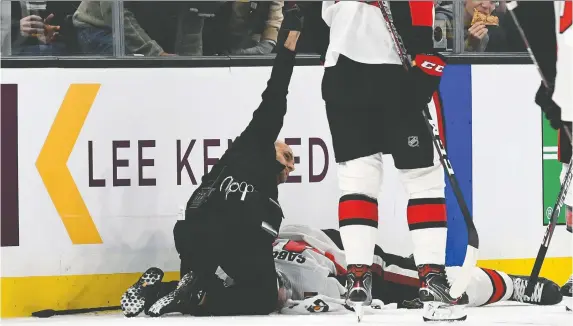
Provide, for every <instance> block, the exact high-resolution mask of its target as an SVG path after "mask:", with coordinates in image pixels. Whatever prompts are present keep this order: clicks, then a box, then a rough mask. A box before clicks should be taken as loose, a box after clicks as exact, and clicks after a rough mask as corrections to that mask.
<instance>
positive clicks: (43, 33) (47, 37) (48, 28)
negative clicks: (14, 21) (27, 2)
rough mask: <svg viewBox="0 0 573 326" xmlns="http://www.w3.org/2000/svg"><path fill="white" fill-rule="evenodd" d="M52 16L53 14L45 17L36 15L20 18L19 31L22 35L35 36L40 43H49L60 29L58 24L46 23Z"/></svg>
mask: <svg viewBox="0 0 573 326" xmlns="http://www.w3.org/2000/svg"><path fill="white" fill-rule="evenodd" d="M52 18H54V14H50V15H49V16H48V17H46V19H42V17H40V16H36V15H30V16H27V17H24V18H22V19H20V33H21V34H22V35H23V36H32V37H37V38H38V40H40V41H41V42H42V43H45V44H47V43H50V42H52V41H53V40H54V39H55V38H56V36H58V31H59V30H60V26H55V25H49V24H48V23H49V22H50V20H52Z"/></svg>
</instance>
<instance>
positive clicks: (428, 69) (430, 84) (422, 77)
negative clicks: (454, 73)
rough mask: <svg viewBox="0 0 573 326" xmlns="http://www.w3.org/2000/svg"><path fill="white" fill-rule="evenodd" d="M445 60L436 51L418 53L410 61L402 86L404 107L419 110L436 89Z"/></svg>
mask: <svg viewBox="0 0 573 326" xmlns="http://www.w3.org/2000/svg"><path fill="white" fill-rule="evenodd" d="M445 67H446V61H445V60H444V57H443V56H442V55H440V54H438V53H435V54H434V53H420V54H418V55H416V57H415V58H414V61H413V62H412V68H411V69H410V70H409V71H408V75H407V77H406V82H405V85H404V87H403V90H402V91H403V92H404V93H403V94H404V96H403V99H404V101H405V103H404V104H405V105H406V109H407V110H409V111H414V112H421V111H423V110H424V108H425V107H426V104H428V103H429V102H430V101H431V100H432V95H433V94H434V92H436V91H437V90H438V86H439V85H440V80H441V79H442V74H443V72H444V68H445Z"/></svg>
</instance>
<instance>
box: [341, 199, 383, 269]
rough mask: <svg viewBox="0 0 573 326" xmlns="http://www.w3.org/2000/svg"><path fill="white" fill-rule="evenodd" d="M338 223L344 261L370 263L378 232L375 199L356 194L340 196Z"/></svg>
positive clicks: (348, 262)
mask: <svg viewBox="0 0 573 326" xmlns="http://www.w3.org/2000/svg"><path fill="white" fill-rule="evenodd" d="M338 223H339V226H340V237H341V239H342V244H343V245H344V251H345V253H346V263H347V264H349V265H350V264H364V265H372V262H373V257H374V246H375V245H376V238H377V234H378V203H377V201H376V200H375V199H372V198H369V197H367V196H364V195H358V194H353V195H345V196H342V197H341V198H340V203H339V206H338Z"/></svg>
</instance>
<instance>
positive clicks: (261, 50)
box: [231, 40, 276, 55]
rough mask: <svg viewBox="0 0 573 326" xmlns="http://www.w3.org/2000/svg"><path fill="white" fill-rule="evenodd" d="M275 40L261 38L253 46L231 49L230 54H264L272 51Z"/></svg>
mask: <svg viewBox="0 0 573 326" xmlns="http://www.w3.org/2000/svg"><path fill="white" fill-rule="evenodd" d="M275 44H276V43H275V42H274V41H271V40H262V41H260V42H258V43H257V44H255V46H253V47H250V48H247V49H235V50H232V51H231V54H238V55H265V54H270V53H271V52H273V49H274V48H275Z"/></svg>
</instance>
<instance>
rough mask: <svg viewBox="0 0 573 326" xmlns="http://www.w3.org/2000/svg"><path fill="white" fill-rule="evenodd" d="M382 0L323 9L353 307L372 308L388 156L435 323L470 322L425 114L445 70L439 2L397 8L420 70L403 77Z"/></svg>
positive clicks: (325, 88)
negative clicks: (438, 45)
mask: <svg viewBox="0 0 573 326" xmlns="http://www.w3.org/2000/svg"><path fill="white" fill-rule="evenodd" d="M379 6H380V4H379V2H377V1H364V2H361V1H325V2H323V12H322V14H323V19H324V21H325V22H326V24H327V25H328V26H330V44H329V46H328V50H327V52H326V56H325V63H324V66H325V72H324V77H323V81H322V96H323V99H324V101H325V103H326V113H327V118H328V123H329V127H330V132H331V135H332V142H333V147H334V153H335V158H336V162H337V163H338V164H339V166H338V183H339V188H340V190H341V197H340V201H339V210H338V212H339V216H338V218H339V226H340V234H341V237H342V242H343V243H344V247H345V248H346V258H347V263H348V281H347V288H348V292H347V298H346V300H347V304H348V305H349V306H353V307H354V308H355V310H357V314H358V318H359V320H360V318H361V316H360V310H361V306H362V305H369V304H370V302H371V300H372V295H371V291H372V290H371V287H372V257H373V250H374V245H375V239H376V237H377V227H378V202H377V197H378V193H379V190H380V184H381V182H382V175H383V173H382V172H383V171H382V153H386V154H389V153H391V154H392V156H393V158H394V164H395V166H396V168H398V169H399V170H400V174H401V179H402V182H403V184H404V186H405V188H406V190H407V193H408V196H409V202H408V210H407V218H408V225H409V228H410V231H411V235H412V240H413V242H414V258H415V261H416V264H417V268H418V273H419V278H420V281H421V285H422V286H421V288H420V291H419V294H420V299H421V300H422V301H423V302H424V303H427V305H426V306H427V307H428V308H429V307H431V306H434V307H435V306H438V307H440V311H439V312H437V313H436V311H426V312H425V316H424V317H425V319H429V320H463V319H465V318H466V315H465V313H464V312H463V310H462V309H461V308H462V305H463V304H465V303H466V302H467V296H466V295H463V296H462V297H460V298H452V297H451V296H450V295H449V289H450V285H449V284H448V280H447V277H446V273H445V267H444V266H445V250H446V235H447V225H446V221H447V218H446V207H445V200H444V188H445V182H444V171H443V170H442V167H441V166H440V163H439V160H438V156H437V154H436V153H435V152H434V148H433V144H432V135H431V134H430V132H429V131H428V130H427V127H426V121H425V120H424V117H423V115H422V110H425V107H426V104H427V103H429V102H430V99H431V97H432V95H433V93H434V92H435V91H436V90H437V88H438V85H439V83H440V79H441V75H442V72H443V69H444V66H445V62H444V59H443V58H442V57H441V56H440V55H439V54H438V53H436V52H434V50H433V41H432V33H433V28H432V27H433V23H434V20H433V10H434V3H433V2H432V1H406V2H404V1H391V2H390V9H391V11H392V16H393V20H394V24H395V26H396V28H397V30H398V32H399V33H400V35H401V37H402V39H403V41H404V43H405V46H406V50H407V51H408V54H410V55H411V56H412V58H413V59H414V66H413V68H412V69H410V70H409V71H408V72H406V71H405V70H404V68H403V66H402V64H401V61H400V58H399V56H398V53H397V52H396V50H395V48H394V44H393V40H392V38H391V35H390V32H389V30H388V29H387V27H386V24H385V21H384V18H383V15H382V13H381V10H380V7H379Z"/></svg>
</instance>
